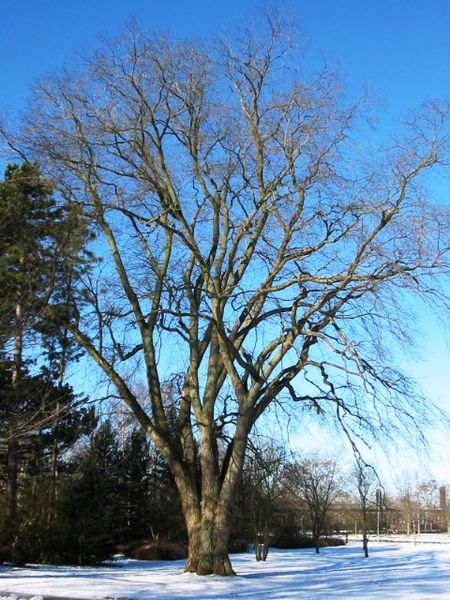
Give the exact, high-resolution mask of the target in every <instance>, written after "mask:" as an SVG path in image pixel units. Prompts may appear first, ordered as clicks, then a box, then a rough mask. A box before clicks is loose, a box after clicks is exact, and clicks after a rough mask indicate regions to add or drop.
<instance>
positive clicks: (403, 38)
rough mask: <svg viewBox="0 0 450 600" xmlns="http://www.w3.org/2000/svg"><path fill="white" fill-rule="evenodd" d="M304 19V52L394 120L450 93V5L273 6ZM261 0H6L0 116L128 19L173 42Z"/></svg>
mask: <svg viewBox="0 0 450 600" xmlns="http://www.w3.org/2000/svg"><path fill="white" fill-rule="evenodd" d="M272 4H274V5H280V6H285V7H286V8H287V10H288V11H289V12H292V13H293V14H295V15H296V17H297V18H298V20H299V22H300V24H301V28H302V30H303V33H304V36H305V38H306V41H307V44H308V45H309V46H310V47H312V48H313V49H314V51H316V52H318V51H322V52H323V53H324V56H325V57H326V59H327V60H328V61H329V62H330V63H331V64H332V65H337V66H338V67H339V68H340V69H341V70H342V72H343V73H344V74H345V76H346V79H347V81H348V82H349V83H350V84H351V85H352V87H353V86H359V85H364V84H368V85H369V87H370V89H371V90H372V91H373V92H374V93H376V94H377V95H379V96H381V97H382V98H384V100H385V101H386V103H387V104H386V107H388V108H389V109H391V110H393V111H398V110H400V111H401V110H403V109H408V108H410V107H411V106H414V105H415V104H417V103H418V102H420V101H422V100H424V99H426V98H430V97H431V98H434V97H437V96H442V95H448V94H449V93H450V0H290V1H286V2H283V3H281V2H276V1H275V2H273V3H272ZM259 5H260V2H256V1H255V0H228V1H223V0H166V2H165V3H163V2H160V1H156V0H128V1H127V0H89V1H88V0H22V1H21V2H18V3H15V4H12V3H11V2H7V1H6V0H0V8H1V12H0V14H1V19H0V80H1V93H0V112H1V111H3V110H4V109H5V108H9V109H10V110H11V111H12V112H13V113H14V112H15V111H17V109H18V108H20V107H21V106H22V105H23V102H24V99H25V98H26V97H27V95H28V92H29V89H30V85H31V84H32V82H33V81H34V80H35V79H36V78H37V77H39V76H40V75H42V74H45V73H46V72H48V71H52V70H53V69H55V68H58V67H59V66H61V65H62V64H63V63H64V61H66V60H67V59H68V58H69V57H70V55H71V52H72V50H73V49H75V48H79V49H86V48H89V47H92V46H95V45H96V44H97V40H98V36H99V35H101V34H114V33H115V32H117V31H118V30H119V29H120V27H121V25H122V24H123V23H124V21H126V20H127V19H129V18H130V17H132V16H133V17H136V18H138V19H139V20H140V21H141V22H142V23H143V25H144V26H145V27H149V28H155V29H161V28H163V29H170V30H172V31H173V32H174V33H176V34H177V35H188V36H189V35H192V34H200V35H202V34H205V33H207V32H208V31H210V30H216V29H218V28H226V25H227V23H230V22H233V21H235V20H236V19H239V18H240V17H243V18H246V17H247V16H248V14H249V13H251V11H252V10H254V8H255V7H257V6H259Z"/></svg>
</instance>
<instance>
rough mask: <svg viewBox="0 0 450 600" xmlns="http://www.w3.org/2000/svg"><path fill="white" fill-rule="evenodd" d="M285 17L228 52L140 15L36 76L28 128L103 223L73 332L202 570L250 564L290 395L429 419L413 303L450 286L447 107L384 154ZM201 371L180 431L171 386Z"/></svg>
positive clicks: (187, 384)
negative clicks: (249, 449)
mask: <svg viewBox="0 0 450 600" xmlns="http://www.w3.org/2000/svg"><path fill="white" fill-rule="evenodd" d="M266 21H267V22H266V24H265V26H264V27H262V28H261V29H260V30H259V31H256V33H255V32H254V31H253V32H252V31H250V32H247V33H246V34H245V36H244V37H243V38H242V39H241V41H240V42H238V43H236V44H234V43H228V42H224V43H222V44H219V45H217V44H216V45H214V46H211V47H206V46H205V47H203V46H202V45H201V44H199V43H188V42H173V41H171V40H170V39H166V38H162V37H148V36H146V35H145V34H144V33H142V32H139V31H136V30H133V29H132V28H131V30H130V31H129V32H128V33H127V34H126V35H125V36H124V37H123V38H122V39H120V40H119V41H116V42H111V43H110V44H109V45H107V46H105V47H104V49H103V50H102V51H101V52H99V53H98V54H97V55H96V56H94V57H93V58H92V59H91V60H89V61H87V62H86V64H85V65H84V66H81V67H80V68H79V69H78V70H77V69H76V68H73V69H72V70H71V71H70V72H65V73H63V74H62V75H60V76H58V77H54V78H53V79H51V80H48V81H44V82H42V83H41V84H40V85H38V87H37V89H36V92H35V95H34V97H33V99H32V103H31V108H30V113H29V115H28V117H26V118H25V122H24V126H23V129H22V132H21V136H22V137H21V139H19V140H18V141H16V142H14V144H15V145H16V146H20V148H22V150H23V151H24V152H28V153H29V154H30V155H36V156H38V157H39V159H40V160H41V162H42V163H43V164H44V166H45V168H46V169H47V171H48V175H49V176H51V177H52V178H53V180H54V181H55V185H56V186H57V187H58V190H59V193H60V194H61V195H63V196H64V197H65V198H66V200H67V201H68V202H72V203H77V204H79V205H80V206H81V207H82V208H83V211H84V213H85V215H86V216H87V217H88V218H89V219H91V223H92V227H93V228H94V229H95V231H96V232H97V236H98V237H97V242H96V243H97V252H102V253H103V255H104V262H103V265H102V270H101V271H100V270H99V271H98V280H97V281H93V280H91V281H84V282H80V285H83V284H84V286H85V287H84V296H83V298H84V304H83V305H82V306H78V315H77V318H76V319H74V320H73V321H72V322H71V323H70V329H71V331H72V334H73V336H74V337H75V338H76V339H77V340H78V342H79V344H80V345H81V346H82V347H83V348H84V349H85V350H86V351H87V353H88V354H89V355H90V356H91V357H92V359H93V360H94V361H95V363H96V364H97V365H98V367H100V369H101V370H102V371H103V372H104V374H105V375H106V377H107V378H108V380H109V381H110V382H111V383H112V384H113V385H114V386H115V388H116V389H117V394H118V395H119V396H120V397H121V399H122V400H123V402H125V403H126V404H127V405H128V407H129V409H130V410H131V411H132V412H133V413H134V415H135V417H136V419H137V420H138V421H139V423H140V424H141V426H142V427H143V428H144V429H145V431H147V432H148V434H149V435H150V437H151V438H152V440H153V442H154V444H155V445H156V447H157V448H158V450H159V451H160V453H161V455H162V456H163V457H164V459H165V460H166V461H167V463H168V465H169V466H170V469H171V471H172V473H173V475H174V478H175V480H176V483H177V486H178V490H179V492H180V496H181V502H182V506H183V511H184V516H185V521H186V529H187V533H188V537H189V555H188V560H187V564H186V570H188V571H193V572H196V573H198V574H207V573H216V574H221V575H230V574H232V573H233V570H232V567H231V564H230V561H229V558H228V553H227V542H228V535H229V527H230V523H229V519H230V511H231V507H232V502H233V498H234V495H235V493H236V490H237V486H238V483H239V478H240V475H241V471H242V467H243V463H244V455H245V449H246V446H247V440H248V436H249V434H250V432H251V430H252V428H253V426H254V424H255V422H256V421H257V420H258V419H259V418H260V417H261V416H262V415H264V414H265V413H266V410H267V408H268V407H269V406H270V405H272V404H273V403H274V402H275V401H281V400H283V399H287V400H289V399H290V400H292V401H293V402H294V403H298V404H299V405H301V406H302V407H304V408H305V409H311V410H313V411H317V413H325V412H328V413H329V414H330V415H334V418H335V419H336V420H337V422H338V423H340V424H341V426H342V427H343V430H344V432H345V433H346V435H348V436H350V437H351V438H352V439H356V436H358V435H359V436H361V437H362V438H364V437H366V436H368V435H369V434H370V433H372V434H377V433H381V432H389V431H392V428H393V429H394V430H395V431H399V430H401V429H402V427H403V426H404V422H405V421H406V422H409V421H410V422H411V423H412V424H413V422H414V418H416V417H417V414H418V412H417V411H419V413H420V407H421V406H423V405H422V404H421V401H420V398H419V397H418V395H417V394H416V392H415V389H414V387H413V385H412V383H411V382H410V381H409V380H408V379H407V378H406V377H405V376H403V375H402V374H401V373H400V372H399V371H398V370H396V369H395V368H394V366H393V364H392V361H391V357H390V355H389V352H388V349H389V348H390V347H391V346H392V344H393V342H392V340H394V339H397V340H399V341H407V339H408V335H407V334H408V332H409V331H410V329H409V327H408V325H407V323H408V318H409V317H410V314H411V313H410V308H409V307H408V306H407V302H405V301H404V299H405V297H406V299H408V294H410V293H416V294H421V295H422V296H427V297H430V298H431V297H433V298H434V300H433V301H434V302H436V300H443V296H442V295H440V293H439V292H438V287H437V285H436V281H435V280H434V279H432V276H433V275H438V274H442V273H443V272H445V273H446V272H447V266H448V265H447V250H448V237H449V231H450V228H449V215H448V212H447V211H446V210H444V209H442V208H440V207H438V206H432V207H430V206H429V205H428V204H427V203H426V202H425V199H424V194H422V191H421V187H420V186H419V182H420V181H421V176H422V174H423V173H425V172H426V171H428V170H430V169H431V168H432V167H434V166H437V165H440V164H441V163H443V161H444V160H445V159H446V158H445V157H446V154H445V153H446V152H447V150H448V132H447V129H446V128H447V121H448V116H449V107H448V106H440V105H438V104H435V105H432V106H430V107H428V109H427V110H425V112H424V115H419V114H418V115H416V116H414V118H413V119H412V120H411V121H410V122H409V124H407V130H408V133H407V134H406V135H405V137H404V139H403V141H401V142H398V143H396V144H394V145H393V146H392V147H391V148H390V149H384V150H383V152H382V153H380V154H379V155H376V156H373V157H371V156H370V154H371V151H369V149H367V148H366V149H365V148H363V147H362V146H361V137H358V135H357V134H356V133H355V127H356V125H357V122H358V116H359V113H360V110H361V109H360V107H354V106H350V107H348V106H346V104H345V102H344V100H343V99H342V96H341V94H340V91H339V89H340V88H339V83H338V82H337V81H336V78H335V77H334V76H333V75H332V74H330V73H328V72H327V71H326V70H325V71H323V72H320V73H318V74H317V75H311V76H309V77H308V76H307V75H306V73H307V72H308V70H307V69H306V68H304V69H302V70H301V69H300V68H298V64H299V63H298V61H297V58H298V57H297V56H294V55H293V54H292V52H293V51H292V50H291V47H290V46H289V44H288V43H287V42H286V37H285V36H284V34H283V26H282V25H280V24H279V22H278V21H277V19H276V17H274V16H271V17H269V18H267V19H266ZM255 27H256V25H255ZM405 323H406V325H405ZM181 371H183V373H184V377H183V383H182V386H181V389H180V393H179V396H178V397H177V400H176V404H175V406H172V407H171V410H172V411H173V410H175V411H176V415H177V419H176V427H173V426H172V425H171V423H170V422H169V419H168V415H167V406H166V405H165V403H164V401H163V396H162V393H161V381H162V380H163V379H166V378H167V376H168V375H170V372H181ZM135 386H139V389H142V386H144V387H145V389H146V393H147V395H148V398H147V399H146V400H145V402H141V401H139V397H138V395H137V394H136V392H135V389H136V387H135ZM424 412H425V411H424ZM421 418H422V417H421ZM411 427H412V425H409V428H410V430H411Z"/></svg>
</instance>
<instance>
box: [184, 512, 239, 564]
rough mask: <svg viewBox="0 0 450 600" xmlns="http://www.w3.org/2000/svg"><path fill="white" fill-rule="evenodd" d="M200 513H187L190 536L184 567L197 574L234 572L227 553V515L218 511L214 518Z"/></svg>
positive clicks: (187, 526) (186, 518)
mask: <svg viewBox="0 0 450 600" xmlns="http://www.w3.org/2000/svg"><path fill="white" fill-rule="evenodd" d="M207 512H209V511H207ZM197 515H198V513H197ZM197 515H194V514H190V515H188V514H186V513H185V520H186V528H187V531H188V538H189V546H188V557H187V561H186V568H185V571H186V572H188V573H197V575H222V576H230V575H235V572H234V571H233V567H232V566H231V561H230V558H229V555H228V540H229V527H228V524H227V517H226V515H221V514H216V516H215V518H213V519H212V520H211V519H208V518H207V517H205V515H202V516H199V515H198V516H197Z"/></svg>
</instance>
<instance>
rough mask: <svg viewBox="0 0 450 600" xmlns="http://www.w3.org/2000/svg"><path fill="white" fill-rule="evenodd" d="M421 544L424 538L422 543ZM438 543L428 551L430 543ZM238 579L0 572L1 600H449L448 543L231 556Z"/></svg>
mask: <svg viewBox="0 0 450 600" xmlns="http://www.w3.org/2000/svg"><path fill="white" fill-rule="evenodd" d="M424 539H426V538H424ZM438 540H439V541H440V542H441V543H433V541H434V542H436V541H438ZM233 565H234V568H235V570H236V571H237V573H238V577H234V578H220V577H215V576H209V577H198V576H197V575H193V574H186V573H183V566H184V562H183V561H177V562H143V561H133V560H119V561H118V562H117V564H116V565H115V566H110V567H97V568H75V567H44V566H36V567H29V568H15V569H12V568H8V567H4V566H3V567H0V600H1V599H2V597H3V596H4V595H5V593H6V592H11V593H14V594H15V598H16V599H17V598H20V595H21V594H34V595H36V596H39V595H43V596H46V595H51V596H65V597H70V598H90V599H97V598H115V599H129V600H150V599H154V598H158V599H159V598H164V599H165V600H170V599H172V598H177V599H180V598H184V599H186V600H187V599H192V600H194V599H195V600H207V599H212V598H215V599H217V600H220V599H228V598H247V599H251V600H266V599H267V598H269V599H270V600H275V599H279V600H281V599H294V598H295V599H299V598H311V599H313V600H316V599H317V600H324V599H325V598H326V599H327V600H330V599H344V598H345V599H355V600H356V599H358V600H360V599H361V598H364V599H370V598H383V600H399V599H404V600H406V599H408V600H410V599H416V600H431V599H438V598H439V600H444V599H446V598H447V599H450V538H448V537H445V538H444V537H441V536H432V539H431V540H430V541H425V542H424V543H420V544H417V545H415V544H414V543H407V542H398V541H397V540H396V541H392V542H379V543H376V542H373V543H371V544H370V558H369V559H368V560H365V559H364V558H363V557H362V552H361V545H360V543H359V542H358V543H357V542H351V543H349V545H348V546H345V547H338V548H324V549H322V550H321V553H320V555H318V556H316V555H315V554H314V552H313V551H312V550H289V551H287V550H272V551H271V552H270V554H269V557H268V559H267V561H266V562H264V563H256V562H255V559H254V557H253V555H252V554H241V555H235V556H233Z"/></svg>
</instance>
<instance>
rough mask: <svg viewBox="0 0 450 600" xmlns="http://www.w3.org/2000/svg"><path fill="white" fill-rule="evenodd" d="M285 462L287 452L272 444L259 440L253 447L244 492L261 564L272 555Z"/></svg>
mask: <svg viewBox="0 0 450 600" xmlns="http://www.w3.org/2000/svg"><path fill="white" fill-rule="evenodd" d="M285 459H286V457H285V452H284V450H283V449H282V448H279V447H277V446H276V445H275V444H274V443H273V442H271V441H270V442H267V441H266V443H264V442H262V440H258V441H257V442H256V444H255V443H254V442H253V443H251V444H250V448H249V452H248V456H247V460H246V463H245V466H244V492H245V493H246V494H247V497H246V502H247V504H248V505H249V508H250V519H251V524H252V529H253V545H254V549H255V556H256V560H257V561H260V560H266V558H267V556H268V554H269V545H270V534H271V527H272V526H273V524H274V517H275V512H276V505H277V500H279V499H280V497H281V494H282V492H283V485H282V481H281V479H282V472H283V468H284V465H285V462H286V460H285Z"/></svg>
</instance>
